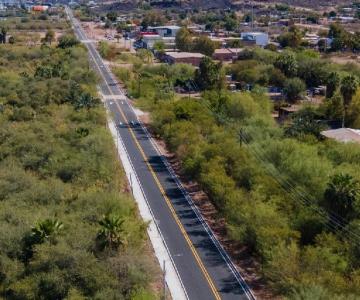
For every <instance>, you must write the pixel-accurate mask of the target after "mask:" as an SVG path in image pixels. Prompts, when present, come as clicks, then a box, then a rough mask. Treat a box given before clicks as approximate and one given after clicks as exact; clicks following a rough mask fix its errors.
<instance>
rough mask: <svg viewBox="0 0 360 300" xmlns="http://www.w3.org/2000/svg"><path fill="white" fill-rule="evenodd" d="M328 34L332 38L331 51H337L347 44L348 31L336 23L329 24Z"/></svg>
mask: <svg viewBox="0 0 360 300" xmlns="http://www.w3.org/2000/svg"><path fill="white" fill-rule="evenodd" d="M328 36H329V38H331V39H332V43H331V50H333V51H339V50H342V49H344V48H346V47H347V46H349V37H350V36H349V33H348V32H346V31H345V29H344V28H343V27H342V26H341V25H340V24H338V23H332V24H331V25H330V28H329V35H328Z"/></svg>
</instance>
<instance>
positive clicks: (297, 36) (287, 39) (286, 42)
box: [278, 26, 303, 48]
mask: <svg viewBox="0 0 360 300" xmlns="http://www.w3.org/2000/svg"><path fill="white" fill-rule="evenodd" d="M302 37H303V35H302V33H301V31H300V30H299V29H298V28H297V27H295V26H291V27H290V29H289V32H287V33H284V34H282V35H280V36H279V37H278V41H279V43H280V46H281V47H283V48H286V47H290V48H298V47H299V46H300V45H301V42H302Z"/></svg>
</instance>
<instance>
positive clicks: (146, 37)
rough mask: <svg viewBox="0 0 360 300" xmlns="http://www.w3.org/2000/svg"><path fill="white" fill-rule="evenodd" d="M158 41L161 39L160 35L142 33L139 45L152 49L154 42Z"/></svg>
mask: <svg viewBox="0 0 360 300" xmlns="http://www.w3.org/2000/svg"><path fill="white" fill-rule="evenodd" d="M158 41H162V37H161V36H160V35H158V34H143V35H142V38H141V47H142V48H145V49H153V48H154V44H155V43H156V42H158Z"/></svg>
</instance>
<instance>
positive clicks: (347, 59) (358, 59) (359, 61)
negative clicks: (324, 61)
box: [330, 55, 360, 66]
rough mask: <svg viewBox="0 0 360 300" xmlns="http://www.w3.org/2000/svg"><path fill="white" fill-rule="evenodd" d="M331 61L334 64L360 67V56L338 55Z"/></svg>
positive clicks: (332, 57) (331, 58)
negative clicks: (350, 64)
mask: <svg viewBox="0 0 360 300" xmlns="http://www.w3.org/2000/svg"><path fill="white" fill-rule="evenodd" d="M330 60H331V61H332V62H333V63H337V64H341V65H346V64H349V63H353V64H356V65H358V66H360V56H359V55H341V56H340V55H337V56H331V57H330Z"/></svg>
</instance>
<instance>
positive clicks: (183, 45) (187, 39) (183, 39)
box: [175, 27, 192, 51]
mask: <svg viewBox="0 0 360 300" xmlns="http://www.w3.org/2000/svg"><path fill="white" fill-rule="evenodd" d="M175 45H176V48H177V49H179V50H180V51H190V50H191V49H192V37H191V34H190V31H189V30H188V29H187V28H184V27H183V28H181V29H180V30H179V31H178V32H177V34H176V37H175Z"/></svg>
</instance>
